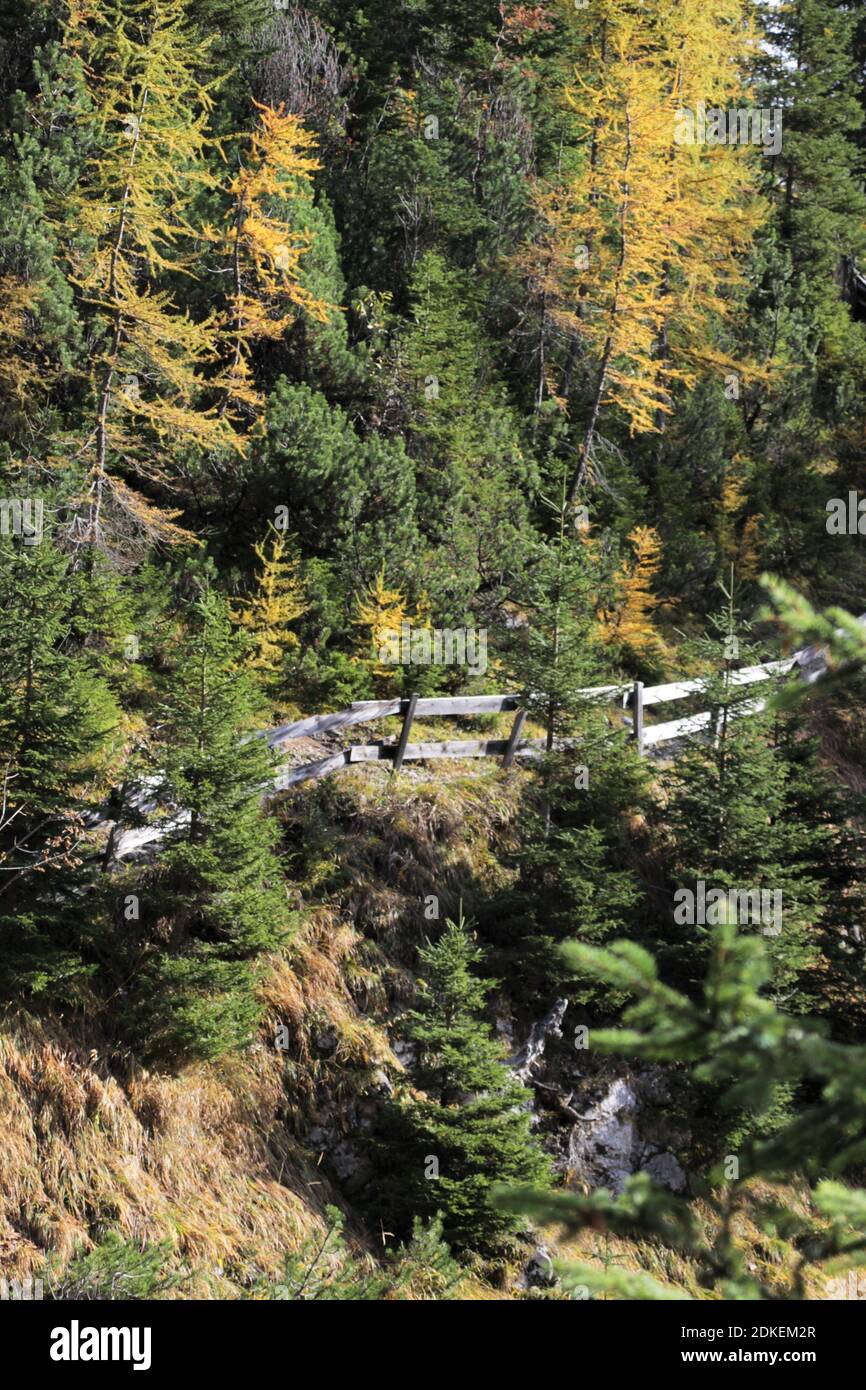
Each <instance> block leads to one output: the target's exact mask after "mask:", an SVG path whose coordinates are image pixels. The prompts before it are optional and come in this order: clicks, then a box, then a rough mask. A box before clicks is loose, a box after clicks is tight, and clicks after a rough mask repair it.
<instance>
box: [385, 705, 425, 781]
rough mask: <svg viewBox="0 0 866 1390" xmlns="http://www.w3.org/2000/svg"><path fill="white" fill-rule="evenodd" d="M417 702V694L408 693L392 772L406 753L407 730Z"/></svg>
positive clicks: (401, 763)
mask: <svg viewBox="0 0 866 1390" xmlns="http://www.w3.org/2000/svg"><path fill="white" fill-rule="evenodd" d="M417 704H418V696H417V694H416V695H410V696H409V704H408V705H407V707H406V716H405V718H404V720H403V727H402V729H401V730H400V738H399V739H398V741H397V749H396V752H395V753H394V766H393V768H392V769H391V771H392V772H399V771H400V768H401V767H402V766H403V758H404V757H405V754H406V745H407V743H408V742H409V731H410V729H411V728H412V724H413V721H414V719H415V706H416V705H417Z"/></svg>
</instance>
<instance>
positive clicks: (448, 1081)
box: [375, 915, 547, 1255]
mask: <svg viewBox="0 0 866 1390" xmlns="http://www.w3.org/2000/svg"><path fill="white" fill-rule="evenodd" d="M418 954H419V959H420V961H421V965H422V968H423V972H424V973H423V978H422V980H421V983H420V985H419V992H418V1002H417V1005H416V1007H415V1008H414V1009H412V1010H410V1011H409V1013H408V1014H407V1015H406V1017H405V1019H404V1020H402V1024H401V1026H402V1028H403V1029H404V1030H405V1035H406V1037H407V1038H408V1039H409V1040H410V1041H411V1042H412V1043H414V1045H415V1048H416V1055H417V1066H416V1068H415V1071H414V1075H413V1080H414V1082H415V1084H416V1085H417V1087H418V1089H419V1090H420V1091H421V1092H422V1093H423V1094H422V1096H419V1097H417V1098H415V1099H413V1100H411V1101H410V1102H409V1103H408V1104H404V1105H396V1104H395V1105H393V1106H392V1107H391V1108H390V1110H389V1112H388V1114H387V1115H386V1117H385V1125H384V1129H383V1133H382V1134H381V1135H380V1136H379V1140H378V1143H377V1145H376V1146H375V1149H376V1150H377V1151H378V1153H379V1155H380V1161H381V1163H382V1176H381V1185H382V1189H383V1196H382V1208H383V1213H384V1219H386V1220H387V1221H388V1222H391V1223H395V1224H396V1229H397V1230H403V1229H405V1228H406V1226H407V1223H410V1222H411V1220H412V1218H413V1217H415V1216H427V1215H433V1214H435V1213H436V1212H440V1213H441V1215H442V1220H443V1232H444V1236H445V1239H446V1241H447V1242H448V1244H449V1245H450V1246H451V1247H452V1248H453V1249H454V1250H456V1251H458V1252H462V1253H464V1254H465V1253H466V1252H467V1251H469V1250H475V1251H481V1252H483V1253H485V1254H488V1255H492V1254H494V1253H496V1252H497V1250H499V1249H500V1248H502V1247H503V1246H504V1245H506V1244H507V1243H508V1238H509V1236H511V1235H512V1234H513V1232H514V1230H515V1223H514V1221H513V1219H512V1218H511V1217H510V1216H507V1215H505V1214H503V1213H502V1212H498V1211H496V1210H494V1208H492V1207H491V1206H490V1203H489V1200H488V1198H489V1192H490V1187H491V1184H492V1183H493V1182H494V1181H501V1180H503V1178H504V1177H505V1175H510V1176H511V1178H512V1180H514V1181H538V1180H539V1179H541V1178H543V1177H544V1176H545V1175H546V1173H547V1162H546V1160H545V1158H544V1156H543V1154H542V1153H541V1151H540V1149H539V1148H538V1147H537V1145H536V1144H535V1142H534V1140H533V1138H532V1136H531V1133H530V1117H529V1113H528V1103H529V1099H530V1093H529V1092H528V1091H527V1090H526V1088H525V1087H524V1086H522V1085H520V1084H519V1083H518V1082H516V1081H514V1080H513V1079H512V1077H511V1076H510V1074H509V1072H508V1071H507V1069H506V1067H505V1065H504V1054H503V1049H502V1047H501V1045H500V1044H498V1043H496V1042H494V1040H493V1039H492V1038H491V1037H490V1032H489V1029H488V1026H487V1024H486V1023H485V1021H484V1019H483V1017H482V1010H483V1008H484V1003H485V999H486V997H487V995H488V994H489V993H490V991H491V989H492V988H493V983H492V982H491V981H489V980H481V979H479V978H478V976H477V975H476V974H475V973H474V972H475V969H476V967H477V966H478V965H479V963H480V962H481V960H482V958H483V952H482V951H481V950H480V948H479V947H478V946H477V945H476V944H475V940H474V937H473V934H472V932H471V930H470V928H469V926H468V924H467V923H466V922H465V921H464V919H463V917H462V915H461V916H460V918H459V919H458V921H456V922H452V921H449V922H447V923H446V926H445V929H444V931H443V932H442V935H441V936H440V937H439V939H438V940H437V941H435V942H432V943H431V944H430V945H428V946H425V947H423V948H422V949H421V950H420V951H419V953H418Z"/></svg>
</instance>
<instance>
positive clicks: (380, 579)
mask: <svg viewBox="0 0 866 1390" xmlns="http://www.w3.org/2000/svg"><path fill="white" fill-rule="evenodd" d="M354 622H355V624H356V625H357V626H359V627H362V628H366V636H365V637H364V639H363V641H362V650H361V654H360V655H359V656H357V657H356V658H355V659H356V660H358V661H366V662H369V663H370V669H371V672H372V674H373V675H374V676H378V677H380V678H381V679H383V680H393V679H394V676H395V675H396V674H397V671H398V669H399V668H398V666H397V665H396V664H391V665H386V664H384V663H383V661H382V652H383V649H384V648H389V647H391V645H392V644H393V640H394V638H393V634H395V633H396V634H398V635H399V634H400V632H401V630H402V627H403V624H404V623H408V624H409V625H410V626H412V627H429V626H430V618H429V614H428V612H427V605H426V601H425V599H424V597H423V596H422V598H421V599H420V601H419V602H418V604H417V605H416V607H415V611H414V613H410V611H409V607H408V604H407V601H406V598H405V597H404V595H403V593H402V591H401V590H400V589H389V588H388V586H387V584H386V583H385V570H384V566H383V568H382V569H381V570H380V571H379V573H378V574H377V575H376V578H375V579H374V580H373V582H372V584H368V586H367V588H366V589H365V590H364V592H363V593H362V594H360V595H359V596H358V598H357V604H356V610H355V618H354Z"/></svg>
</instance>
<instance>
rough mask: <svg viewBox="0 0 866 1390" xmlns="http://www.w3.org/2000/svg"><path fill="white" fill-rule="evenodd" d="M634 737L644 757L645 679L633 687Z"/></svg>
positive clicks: (640, 756) (638, 750) (639, 755)
mask: <svg viewBox="0 0 866 1390" xmlns="http://www.w3.org/2000/svg"><path fill="white" fill-rule="evenodd" d="M631 727H632V737H633V739H634V741H635V743H636V744H637V752H638V757H639V758H642V757H643V681H635V683H634V686H633V687H632V725H631Z"/></svg>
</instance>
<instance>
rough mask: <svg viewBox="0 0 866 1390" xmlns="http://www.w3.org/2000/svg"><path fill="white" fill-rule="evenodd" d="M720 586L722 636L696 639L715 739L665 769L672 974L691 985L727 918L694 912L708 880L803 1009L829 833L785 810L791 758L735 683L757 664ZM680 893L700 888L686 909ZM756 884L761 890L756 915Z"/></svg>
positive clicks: (691, 747)
mask: <svg viewBox="0 0 866 1390" xmlns="http://www.w3.org/2000/svg"><path fill="white" fill-rule="evenodd" d="M726 592H727V594H728V598H729V606H728V610H727V612H726V613H723V614H721V615H718V616H717V617H716V618H715V619H714V620H713V623H714V626H715V628H716V632H717V634H718V636H717V637H716V638H715V639H714V638H712V637H710V638H708V639H706V641H705V642H699V643H697V644H696V646H697V649H698V650H699V651H700V652H701V653H702V654H703V656H704V660H705V661H706V660H709V661H713V660H715V663H716V673H715V674H714V675H711V676H710V677H709V679H708V681H707V683H706V685H705V687H704V691H703V695H702V703H707V704H709V705H710V706H711V708H712V711H713V714H712V725H711V734H710V737H709V739H708V740H704V741H700V740H694V741H691V742H690V743H689V744H688V746H687V747H685V748H684V749H683V750H682V752H681V753H680V754H679V756H678V757H677V760H676V762H675V764H674V765H673V767H672V768H671V769H670V770H669V771H668V772H667V773H666V775H665V777H664V792H663V796H664V802H665V811H664V819H665V823H666V828H667V831H668V834H669V837H670V850H669V858H668V872H669V874H670V876H671V878H672V880H673V882H674V884H675V887H674V889H673V890H672V891H673V894H674V897H673V903H674V905H673V908H672V913H673V921H672V926H671V935H670V938H669V943H668V945H669V949H670V951H671V953H672V955H673V956H674V957H675V959H676V960H677V961H678V963H679V969H680V970H681V971H682V972H683V973H682V975H680V976H679V978H680V979H682V980H684V981H688V982H691V983H696V982H697V981H698V980H699V979H700V977H701V971H702V967H703V963H704V962H705V960H706V949H707V943H708V941H709V939H710V938H711V936H712V928H713V927H714V926H716V925H718V923H719V922H720V921H722V920H725V918H724V915H723V914H722V909H721V905H720V904H717V905H716V907H715V908H713V904H712V903H711V904H710V905H709V907H706V910H705V913H704V914H701V910H700V908H699V906H698V902H699V896H700V895H701V894H702V893H709V892H710V890H711V889H713V890H717V891H718V892H722V893H724V894H728V893H729V892H730V891H732V890H733V891H735V892H739V893H747V894H749V895H751V896H750V897H749V898H748V900H744V904H741V903H740V902H739V900H738V905H737V912H738V915H739V919H740V925H741V927H742V929H743V930H744V931H747V932H748V931H751V932H755V933H759V934H762V935H764V936H765V938H766V940H767V950H768V955H769V958H770V960H771V961H772V962H773V968H774V988H775V989H776V991H777V994H778V996H779V997H781V996H783V995H784V996H785V997H787V999H788V1002H789V1006H790V1005H791V1004H792V1003H794V1002H795V1001H797V1002H798V1004H799V1007H800V1008H802V1007H803V1006H804V1003H805V997H804V995H803V990H804V988H805V987H807V979H808V977H807V974H806V972H807V970H808V967H809V966H810V965H811V964H813V963H814V960H815V956H816V948H815V940H814V936H813V934H812V928H813V926H814V923H815V922H816V920H817V919H818V918H819V917H820V915H821V907H820V890H819V883H818V880H817V879H816V877H815V875H814V869H815V863H816V860H818V859H820V855H821V850H822V846H823V843H824V838H825V837H824V833H823V832H822V831H821V830H820V829H819V828H817V827H813V828H810V827H809V826H808V825H807V824H805V823H804V822H803V821H802V820H799V819H798V818H796V817H795V816H794V815H792V814H791V810H792V808H791V807H790V806H789V804H788V794H787V793H788V782H789V776H790V774H789V769H788V764H787V761H786V759H785V756H784V752H783V750H782V748H781V747H780V745H779V744H778V742H777V741H776V740H775V739H774V737H773V729H772V727H771V721H770V717H769V716H768V715H762V714H761V712H760V710H756V709H755V707H754V706H755V701H756V696H755V694H754V693H753V692H752V691H750V689H749V686H748V685H747V684H743V683H741V682H738V681H737V670H738V669H739V663H740V662H742V661H745V662H746V663H747V664H748V663H749V662H750V661H751V663H752V664H754V663H755V660H756V658H757V656H758V649H757V648H756V647H754V646H753V645H751V644H750V643H749V641H748V626H747V625H746V624H744V623H743V622H742V620H739V621H738V618H737V614H736V610H735V607H734V591H733V585H732V586H731V588H729V589H728V590H727V591H726ZM701 884H703V885H704V887H703V890H702V889H701V886H700V885H701ZM684 893H692V894H694V895H695V896H694V905H693V910H692V905H691V902H690V900H688V899H687V898H686V897H684V896H683V894H684ZM759 893H765V894H767V895H768V896H767V898H766V899H765V900H762V902H763V903H765V905H766V910H765V908H764V906H762V907H761V910H760V912H759V911H758V910H757V909H756V906H755V904H756V903H757V896H756V895H757V894H759ZM703 901H704V902H706V900H705V899H703ZM744 911H745V913H746V915H745V916H744ZM720 914H722V915H720ZM698 915H704V916H705V921H704V922H698V921H697V920H696V919H697V916H698Z"/></svg>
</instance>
